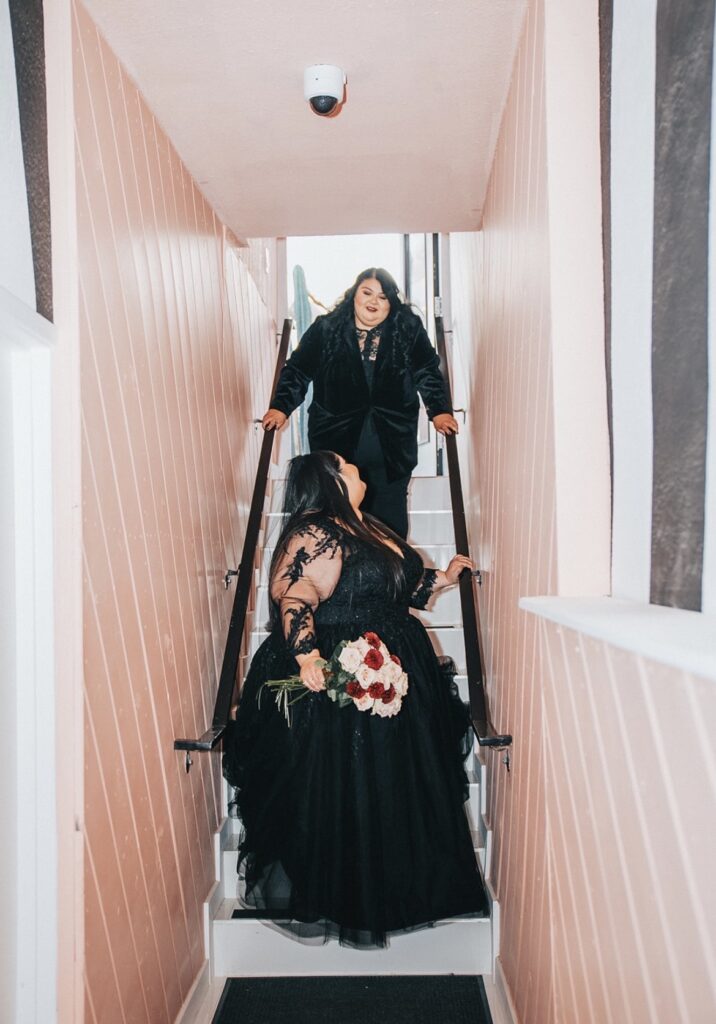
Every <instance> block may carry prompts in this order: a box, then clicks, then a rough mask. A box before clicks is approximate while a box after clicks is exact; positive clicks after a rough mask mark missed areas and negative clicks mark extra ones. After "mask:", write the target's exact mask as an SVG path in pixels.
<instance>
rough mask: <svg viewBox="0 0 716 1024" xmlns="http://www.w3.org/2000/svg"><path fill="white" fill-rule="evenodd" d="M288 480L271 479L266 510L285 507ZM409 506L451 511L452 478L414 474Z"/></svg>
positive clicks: (277, 510) (428, 509)
mask: <svg viewBox="0 0 716 1024" xmlns="http://www.w3.org/2000/svg"><path fill="white" fill-rule="evenodd" d="M285 485H286V481H285V480H284V479H281V478H276V479H273V480H269V482H268V486H267V488H266V506H265V507H266V511H271V512H280V511H281V509H282V508H283V498H284V489H285ZM408 508H409V509H410V510H415V511H417V512H430V511H450V508H451V504H450V479H449V477H447V476H414V477H413V479H412V480H411V481H410V484H409V486H408Z"/></svg>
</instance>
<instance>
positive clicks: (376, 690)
mask: <svg viewBox="0 0 716 1024" xmlns="http://www.w3.org/2000/svg"><path fill="white" fill-rule="evenodd" d="M384 693H385V687H384V686H383V684H382V683H371V684H370V686H369V687H368V696H369V697H372V698H373V700H379V699H383V700H385V697H384V696H383V694H384Z"/></svg>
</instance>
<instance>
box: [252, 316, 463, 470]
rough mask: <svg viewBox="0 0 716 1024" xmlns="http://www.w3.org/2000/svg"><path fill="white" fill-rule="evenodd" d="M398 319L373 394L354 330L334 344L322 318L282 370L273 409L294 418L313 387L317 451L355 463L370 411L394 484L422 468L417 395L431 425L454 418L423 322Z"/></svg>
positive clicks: (312, 438) (387, 331)
mask: <svg viewBox="0 0 716 1024" xmlns="http://www.w3.org/2000/svg"><path fill="white" fill-rule="evenodd" d="M398 315H399V316H401V317H402V324H401V329H400V330H399V331H396V329H395V322H394V318H393V317H389V318H388V319H387V320H386V321H385V324H384V326H383V330H382V332H381V339H380V345H379V347H378V355H377V358H376V361H375V367H374V372H373V388H372V391H371V390H370V389H369V387H368V382H367V381H366V377H365V372H364V370H363V364H362V361H361V353H360V349H359V348H358V342H357V340H356V332H355V326H354V324H353V323H352V322H350V323H348V324H347V325H346V327H345V330H344V332H343V334H342V336H341V337H340V338H339V339H337V342H338V343H337V344H336V342H335V340H333V339H331V338H330V336H329V331H330V326H331V325H330V319H329V317H327V316H320V317H318V319H317V320H316V321H315V323H313V324H312V325H311V326H310V327H309V328H308V330H307V331H306V333H305V334H304V335H303V337H302V338H301V341H300V343H299V345H298V347H297V348H296V350H295V352H294V353H293V355H292V356H291V358H290V359H289V360H288V361H287V363H286V365H285V366H284V368H283V370H282V372H281V376H280V378H279V381H278V385H277V386H276V391H275V393H274V396H273V399H272V401H271V408H272V409H279V410H280V411H281V412H283V413H285V414H286V415H287V416H290V415H291V413H292V412H293V410H294V409H296V408H297V407H298V406H299V405H300V404H301V402H302V401H303V399H304V397H305V395H306V390H307V388H308V385H309V382H310V381H313V401H312V402H311V405H310V406H309V409H308V440H309V443H310V446H311V451H317V450H320V449H327V450H328V451H334V452H337V453H338V454H339V455H342V456H343V458H345V459H348V461H349V462H350V461H351V460H352V459H353V455H354V452H355V450H356V446H357V444H358V439H359V437H360V433H361V428H362V427H363V422H364V420H365V417H366V415H367V413H368V411H369V410H371V411H372V413H373V421H374V423H375V428H376V431H377V433H378V437H379V439H380V444H381V447H382V449H383V458H384V459H385V470H386V474H387V476H388V478H389V479H391V480H395V479H397V478H398V477H403V476H409V475H410V473H411V472H412V470H413V469H414V468H415V466H416V465H417V461H418V441H417V430H418V412H419V410H420V404H419V402H418V392H419V393H420V395H421V396H422V399H423V402H424V403H425V408H426V410H427V413H428V416H429V417H430V419H432V418H433V417H434V416H438V415H439V414H440V413H444V412H452V409H451V408H450V403H449V402H448V398H447V391H446V388H445V380H444V378H443V376H442V374H441V372H440V369H439V360H438V356H437V353H436V351H435V349H434V348H433V347H432V345H431V344H430V339H429V338H428V335H427V333H426V332H425V328H424V327H423V325H422V323H421V321H420V318H419V317H418V316H416V315H415V314H414V313H408V312H406V311H401V312H400V313H399V314H398Z"/></svg>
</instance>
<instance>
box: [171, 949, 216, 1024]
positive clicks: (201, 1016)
mask: <svg viewBox="0 0 716 1024" xmlns="http://www.w3.org/2000/svg"><path fill="white" fill-rule="evenodd" d="M225 981H226V979H225V978H221V979H220V980H216V981H212V978H211V972H210V970H209V961H208V960H205V961H204V965H203V967H202V968H201V970H200V971H199V973H198V974H197V976H196V979H195V981H194V984H193V985H192V986H191V988H190V990H189V994H188V995H187V997H186V999H185V1000H184V1002H183V1004H182V1008H181V1010H180V1011H179V1013H178V1014H177V1016H176V1020H175V1022H174V1024H211V1021H212V1019H213V1017H214V1013H215V1011H216V1007H217V1005H218V1002H219V999H220V998H221V993H222V992H223V990H224V984H225Z"/></svg>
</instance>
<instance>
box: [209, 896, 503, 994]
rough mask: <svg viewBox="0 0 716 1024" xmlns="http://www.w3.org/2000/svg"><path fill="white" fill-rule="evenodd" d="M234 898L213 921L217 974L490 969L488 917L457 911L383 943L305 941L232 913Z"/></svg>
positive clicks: (480, 971) (486, 971)
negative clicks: (380, 945)
mask: <svg viewBox="0 0 716 1024" xmlns="http://www.w3.org/2000/svg"><path fill="white" fill-rule="evenodd" d="M237 906H238V903H237V901H236V900H224V902H223V903H221V904H220V906H219V909H218V912H217V915H216V917H215V918H214V920H213V921H212V925H211V927H212V932H213V950H214V963H213V972H214V975H215V976H219V977H232V978H241V977H286V976H291V977H296V976H300V975H304V976H310V975H314V976H315V975H327V976H330V975H374V974H489V973H490V972H491V970H492V925H491V922H490V919H489V918H487V917H484V918H481V917H467V916H466V917H458V918H452V919H448V920H446V921H441V922H440V923H439V924H436V925H435V926H434V927H432V928H421V929H419V930H418V931H415V932H409V933H408V934H403V935H397V936H394V937H391V938H390V945H389V946H388V947H387V948H385V949H375V950H373V949H351V948H349V947H346V946H340V945H339V944H338V942H336V941H330V942H327V943H325V944H323V943H317V944H316V945H309V944H307V943H306V942H304V941H302V942H297V941H295V940H294V939H292V938H290V937H289V936H287V935H285V934H283V933H282V932H280V931H279V930H278V928H277V927H276V926H273V925H272V924H271V922H267V921H266V922H265V921H261V920H257V919H256V918H243V919H241V918H240V919H232V917H231V914H232V913H233V911H234V909H235V908H236V907H237Z"/></svg>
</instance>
